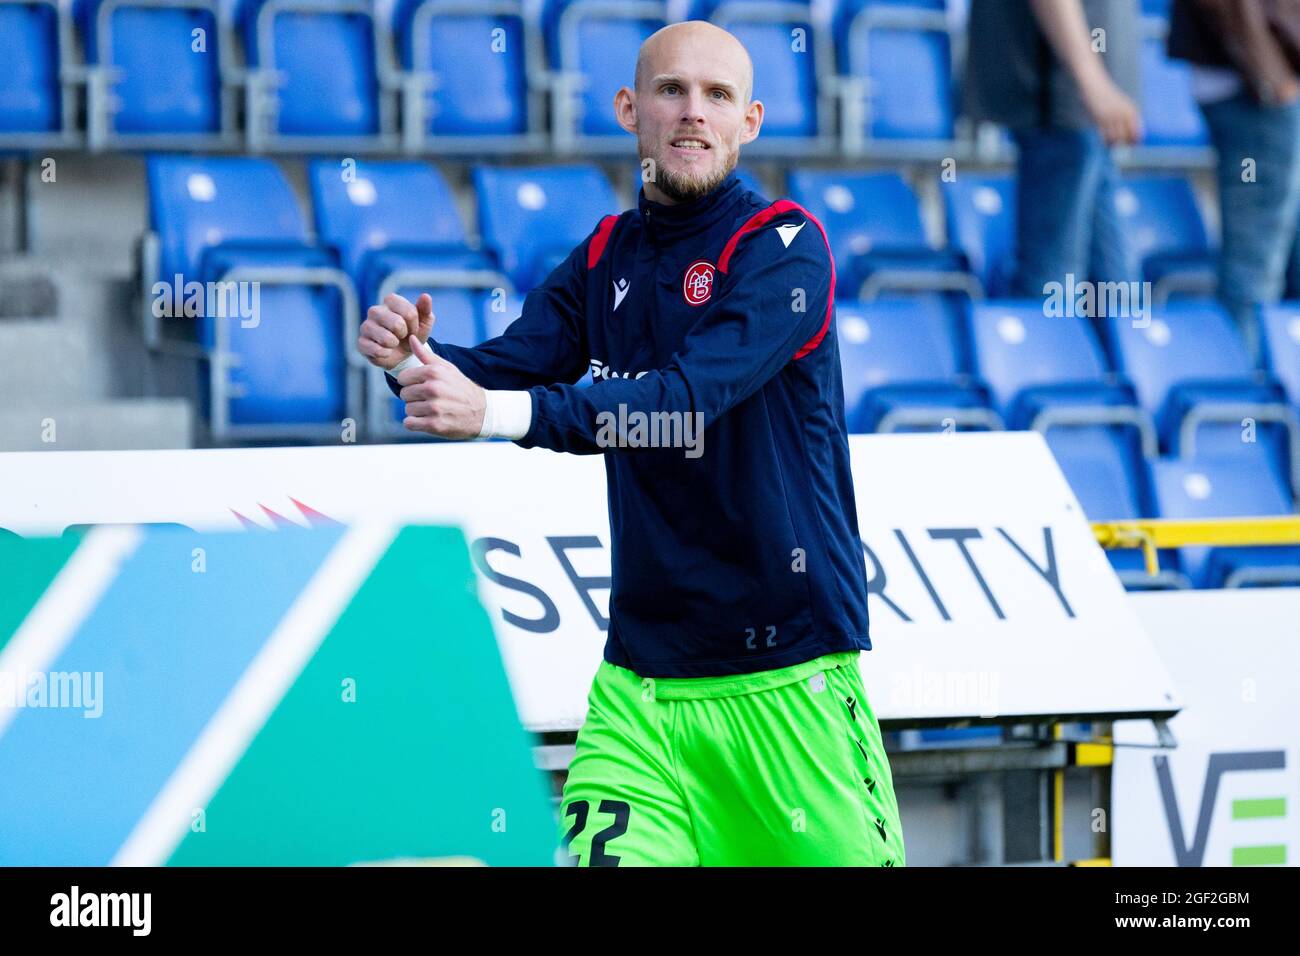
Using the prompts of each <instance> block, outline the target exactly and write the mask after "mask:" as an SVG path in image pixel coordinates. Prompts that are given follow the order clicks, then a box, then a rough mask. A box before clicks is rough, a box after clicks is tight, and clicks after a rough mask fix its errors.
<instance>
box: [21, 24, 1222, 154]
mask: <svg viewBox="0 0 1300 956" xmlns="http://www.w3.org/2000/svg"><path fill="white" fill-rule="evenodd" d="M685 18H698V19H711V20H713V21H714V22H717V23H719V24H720V25H722V26H724V27H726V28H728V29H729V30H731V31H732V32H734V33H735V34H736V35H737V36H738V37H740V39H741V40H742V41H743V42H745V44H746V45H747V47H748V48H749V49H750V52H751V54H752V56H753V59H754V62H755V63H757V64H758V65H759V68H758V69H757V70H756V73H755V90H754V93H755V96H756V97H758V98H760V99H762V100H763V101H764V104H765V106H766V113H765V122H764V134H763V136H761V137H760V138H759V140H758V141H756V143H754V144H753V145H752V147H751V148H750V152H751V154H752V155H757V154H759V153H761V152H764V151H767V152H768V153H771V154H785V155H801V156H804V155H810V154H813V153H817V152H823V153H828V154H829V153H846V154H849V155H861V154H866V153H870V152H873V151H875V152H879V153H884V154H888V155H891V156H896V157H902V156H908V155H915V156H927V157H931V156H947V155H952V152H953V150H952V143H953V140H954V137H955V136H956V135H957V125H956V121H957V116H956V111H955V108H954V103H955V102H956V98H955V93H954V88H955V85H956V84H955V81H954V78H953V75H952V59H953V56H952V50H953V48H954V46H955V42H956V41H955V39H954V36H953V35H952V32H951V31H952V24H953V23H954V22H955V21H954V20H953V18H950V17H949V16H947V15H946V13H945V11H944V9H943V5H942V4H941V3H939V4H936V3H928V2H926V0H916V2H910V3H897V2H884V0H835V2H829V3H816V2H815V3H809V2H807V0H785V2H779V3H771V2H767V3H751V2H742V0H668V2H663V0H632V2H627V0H526V2H525V0H493V2H481V0H480V2H467V0H179V2H178V0H125V2H120V0H114V2H108V0H6V2H4V3H0V54H5V55H4V56H3V59H4V61H5V62H6V63H8V64H10V65H11V68H10V69H8V70H6V71H5V74H4V75H3V76H0V145H4V144H6V143H9V144H12V145H18V146H23V145H26V144H31V145H36V144H44V143H47V142H75V141H79V137H80V126H79V125H78V120H77V114H78V109H79V107H78V103H79V102H80V99H81V98H82V96H83V90H84V101H85V116H86V120H85V133H86V137H87V139H88V141H89V144H90V146H91V147H92V148H95V149H102V148H139V147H141V146H143V147H146V148H171V147H175V148H207V147H209V146H216V147H228V146H232V145H235V146H237V145H243V144H247V145H248V146H249V147H250V148H252V149H253V150H270V149H287V150H300V151H305V150H320V149H329V148H333V147H332V144H333V143H339V144H343V143H346V144H347V147H346V148H349V149H375V150H382V151H393V150H397V149H405V150H407V151H409V152H423V151H440V152H457V151H459V152H464V151H472V152H475V153H482V152H485V151H527V152H539V151H543V150H546V149H551V148H558V149H560V150H562V151H567V152H576V151H583V152H589V151H591V150H601V149H607V150H614V151H624V152H625V151H628V150H630V149H631V142H632V141H631V138H630V137H628V136H627V135H626V134H625V133H624V132H623V131H622V130H621V129H620V128H619V127H618V126H617V124H616V123H615V121H614V118H613V115H612V107H611V104H612V100H613V95H614V92H615V91H616V90H617V89H618V88H619V87H620V86H622V85H625V84H629V83H630V82H631V80H632V77H631V70H632V64H633V63H634V62H635V59H636V52H637V48H638V47H639V45H640V44H641V42H642V41H643V40H644V39H645V38H646V37H647V36H649V34H650V33H652V32H653V31H654V30H656V29H658V28H659V27H662V26H664V25H665V24H667V23H669V22H673V21H675V20H679V19H685ZM78 41H79V42H78ZM78 49H80V50H81V51H83V52H82V54H81V57H80V58H78V56H77V50H78ZM1143 65H1144V71H1145V73H1146V74H1147V87H1148V89H1149V90H1150V91H1151V92H1150V95H1149V96H1147V97H1146V100H1145V103H1146V107H1147V113H1148V116H1147V119H1146V128H1147V130H1148V142H1149V143H1150V144H1151V145H1163V146H1187V145H1200V144H1203V143H1204V141H1205V134H1204V129H1203V128H1202V127H1198V126H1196V124H1195V120H1196V119H1197V118H1198V117H1199V114H1198V113H1197V112H1196V108H1195V105H1194V103H1192V101H1191V97H1190V91H1189V87H1188V82H1187V78H1186V76H1185V75H1184V74H1185V72H1186V71H1185V70H1184V69H1183V68H1182V66H1181V65H1179V64H1171V63H1169V62H1168V61H1166V60H1164V59H1163V53H1162V51H1161V48H1160V44H1159V43H1158V42H1157V41H1155V40H1152V41H1151V42H1150V43H1148V47H1147V48H1146V50H1145V52H1144V58H1143ZM160 77H166V82H165V83H163V82H159V78H160ZM1171 104H1172V105H1171Z"/></svg>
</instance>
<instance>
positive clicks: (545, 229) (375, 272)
mask: <svg viewBox="0 0 1300 956" xmlns="http://www.w3.org/2000/svg"><path fill="white" fill-rule="evenodd" d="M307 172H308V181H309V187H310V193H311V209H312V212H313V214H314V221H313V223H312V225H311V226H309V225H308V222H309V220H308V218H307V217H306V216H305V215H304V214H303V211H302V208H301V206H300V203H299V201H298V199H297V197H296V196H295V194H294V191H293V188H292V187H291V186H290V184H289V181H288V180H287V179H286V178H285V176H284V174H283V172H282V171H281V170H280V169H279V167H278V166H276V165H275V164H274V163H272V162H270V161H268V160H264V159H253V158H243V157H220V158H192V157H184V156H173V155H157V156H153V157H151V158H150V159H149V161H148V163H147V175H148V181H149V182H148V186H149V199H150V234H149V236H147V237H146V242H145V243H144V244H143V254H144V258H143V262H142V265H141V275H142V278H143V280H144V282H145V297H144V311H143V315H144V322H145V330H146V340H147V341H148V343H149V344H150V346H151V347H152V348H154V350H155V351H158V352H166V351H169V350H171V351H181V352H187V349H186V348H184V347H179V348H178V347H177V346H176V344H175V343H174V342H173V340H174V339H177V338H181V339H185V338H186V337H187V335H188V336H189V337H192V339H193V340H194V341H193V342H191V343H188V344H189V345H195V344H196V345H197V346H198V347H199V348H200V349H201V350H202V357H203V361H204V366H205V367H204V368H203V372H204V383H203V388H202V389H201V394H202V395H203V400H202V411H203V413H204V415H205V417H206V418H208V419H209V420H210V421H211V423H212V427H213V433H214V437H216V438H218V439H228V438H257V437H263V436H279V435H286V434H290V435H297V436H303V437H314V436H319V435H321V434H329V433H331V432H333V433H337V429H338V423H339V422H340V420H342V419H343V418H345V417H349V416H359V415H360V414H361V410H360V405H359V403H360V402H361V401H362V393H363V388H362V386H361V384H360V382H359V379H360V378H361V377H362V373H363V372H364V371H365V369H367V368H369V366H368V365H366V364H365V363H364V362H363V361H361V360H360V356H358V355H357V353H356V349H355V341H356V332H357V327H358V326H359V324H360V322H361V317H362V310H363V308H364V307H365V306H366V305H368V304H369V303H371V302H374V301H377V300H379V299H380V298H381V297H382V296H383V295H385V294H387V293H388V292H391V291H399V292H404V293H407V294H409V295H410V296H412V297H414V296H415V295H418V293H419V292H421V291H428V292H431V293H432V294H433V295H434V296H435V302H436V309H437V310H438V314H439V316H440V318H439V326H438V334H439V335H440V336H441V337H444V338H446V339H447V340H448V341H455V342H461V343H464V344H476V343H477V342H480V341H482V340H483V339H484V338H486V337H489V336H491V335H494V334H498V333H499V332H500V331H501V328H502V327H503V323H505V322H508V321H509V320H510V319H513V318H514V317H516V316H517V315H518V302H517V301H516V300H515V298H514V295H515V292H516V290H519V291H526V290H527V289H529V288H531V287H532V286H533V285H535V284H536V283H537V282H538V281H540V279H541V278H543V277H544V276H545V275H546V274H547V272H549V271H550V269H551V268H553V266H554V265H555V264H557V263H558V262H559V261H560V260H561V259H562V258H563V257H564V256H565V255H567V254H568V252H569V250H570V249H572V247H573V246H575V245H577V244H578V243H579V242H581V241H582V239H584V238H585V237H586V235H587V234H588V233H589V232H590V230H591V229H592V228H593V225H594V224H595V223H596V222H597V221H599V219H600V218H601V216H603V215H605V214H607V213H609V212H614V211H617V210H618V209H619V207H620V204H619V202H618V200H617V198H616V196H615V195H614V192H613V189H612V188H611V186H610V185H609V182H608V180H607V179H606V178H605V176H604V175H603V173H601V171H600V170H599V169H598V168H596V167H594V166H573V167H548V168H546V169H541V170H535V169H530V168H514V169H506V168H494V167H486V166H483V167H478V168H476V169H475V170H474V171H473V174H472V178H473V187H474V195H475V196H476V198H477V224H478V230H479V239H480V241H471V235H470V233H469V231H468V230H467V229H466V226H465V223H464V221H463V220H462V218H461V216H460V213H459V211H458V209H457V206H456V202H455V200H454V198H453V194H452V192H451V190H450V188H449V187H448V185H447V183H446V181H445V180H443V179H442V177H441V176H440V175H439V174H438V173H437V171H436V170H434V169H433V168H432V167H430V166H427V165H425V164H422V163H374V164H371V163H365V162H362V163H357V162H356V161H355V160H353V159H351V158H345V159H317V160H313V161H312V162H310V163H309V164H308V170H307ZM189 283H198V284H199V287H200V288H201V289H203V290H205V291H206V293H207V296H208V301H211V299H210V297H211V296H212V294H213V290H214V289H215V290H218V292H220V290H222V289H224V288H227V287H226V286H224V285H223V283H236V284H238V283H247V285H244V286H239V285H236V286H234V287H230V288H235V289H238V290H239V293H240V294H241V295H242V296H243V298H241V299H239V300H238V301H239V302H240V303H244V304H253V303H256V304H257V307H258V315H256V316H252V315H245V314H242V313H240V314H238V315H235V313H234V311H233V309H230V308H226V309H225V311H221V309H213V308H204V307H203V300H200V301H199V304H198V305H197V307H195V308H191V309H190V310H189V311H188V312H183V311H181V312H180V313H179V314H177V312H178V310H176V309H171V310H168V309H167V308H159V302H160V297H161V300H162V301H164V302H169V301H173V300H179V299H182V298H188V296H179V295H175V294H173V293H172V291H171V290H172V289H173V288H181V289H185V288H187V287H188V285H189ZM159 284H161V285H159ZM253 289H256V290H257V295H256V297H254V295H253V294H251V290H253ZM224 302H225V300H224V299H223V300H220V302H219V304H222V303H224ZM236 317H237V318H239V319H240V321H234V318H236ZM165 318H181V319H184V320H185V323H186V325H185V328H183V329H181V330H179V331H180V332H181V333H183V334H181V335H177V334H175V333H176V331H177V330H176V329H175V328H174V325H175V323H172V325H173V328H171V329H170V330H169V329H164V328H163V325H164V322H163V319H165ZM191 320H192V328H191V327H190V326H191ZM169 331H170V332H171V333H172V334H169ZM183 344H185V343H183ZM370 374H371V379H372V380H371V383H370V384H371V387H369V388H367V389H364V391H365V394H366V395H367V396H368V398H367V401H368V402H369V405H368V406H367V410H366V415H367V420H368V422H369V424H370V425H371V427H372V428H373V429H375V430H376V433H379V432H383V431H389V432H391V431H393V430H394V429H395V428H397V426H399V425H400V421H401V415H400V414H398V411H397V410H394V409H393V408H391V407H390V406H391V404H392V403H391V395H390V394H389V392H388V389H387V388H386V387H384V385H383V383H382V381H378V382H377V383H376V382H375V381H374V372H373V371H372V372H371V373H370ZM394 417H395V420H396V423H395V422H394ZM398 430H400V429H398Z"/></svg>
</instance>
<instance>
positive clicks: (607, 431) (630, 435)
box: [596, 402, 704, 458]
mask: <svg viewBox="0 0 1300 956" xmlns="http://www.w3.org/2000/svg"><path fill="white" fill-rule="evenodd" d="M596 444H597V445H599V446H600V447H601V448H684V449H685V450H686V457H687V458H699V457H700V456H701V455H703V454H704V413H703V412H643V411H628V408H627V406H626V405H624V404H623V403H621V402H620V403H619V406H618V412H617V414H616V413H614V412H611V411H603V412H598V413H597V414H596Z"/></svg>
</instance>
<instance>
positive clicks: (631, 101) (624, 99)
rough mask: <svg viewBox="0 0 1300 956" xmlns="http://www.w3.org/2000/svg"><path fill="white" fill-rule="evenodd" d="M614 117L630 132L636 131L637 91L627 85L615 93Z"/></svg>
mask: <svg viewBox="0 0 1300 956" xmlns="http://www.w3.org/2000/svg"><path fill="white" fill-rule="evenodd" d="M614 119H616V120H618V125H619V126H621V127H623V128H624V129H625V130H627V131H628V132H629V133H635V132H636V93H634V92H633V91H632V90H630V89H628V88H627V87H626V86H623V87H620V88H619V91H618V92H617V93H615V94H614Z"/></svg>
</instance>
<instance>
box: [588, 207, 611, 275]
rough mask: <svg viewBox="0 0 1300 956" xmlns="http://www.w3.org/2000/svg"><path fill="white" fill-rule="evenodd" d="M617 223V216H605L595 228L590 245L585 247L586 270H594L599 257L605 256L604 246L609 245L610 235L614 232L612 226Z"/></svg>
mask: <svg viewBox="0 0 1300 956" xmlns="http://www.w3.org/2000/svg"><path fill="white" fill-rule="evenodd" d="M617 222H618V216H606V217H605V218H604V219H602V220H601V221H600V225H599V226H597V227H596V234H595V235H594V236H592V237H591V245H589V246H587V268H588V269H594V268H595V267H596V263H597V262H599V261H600V257H601V256H603V255H604V254H605V246H607V245H609V237H610V234H611V233H612V232H613V231H614V224H615V223H617Z"/></svg>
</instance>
